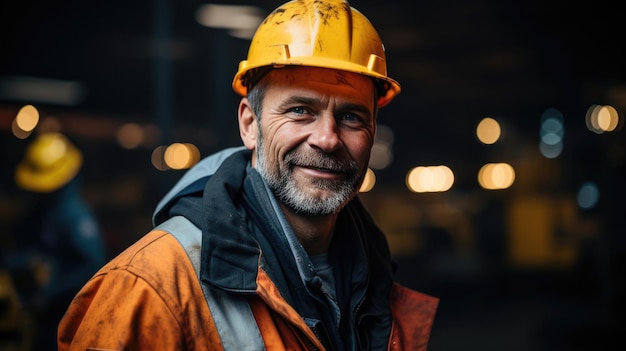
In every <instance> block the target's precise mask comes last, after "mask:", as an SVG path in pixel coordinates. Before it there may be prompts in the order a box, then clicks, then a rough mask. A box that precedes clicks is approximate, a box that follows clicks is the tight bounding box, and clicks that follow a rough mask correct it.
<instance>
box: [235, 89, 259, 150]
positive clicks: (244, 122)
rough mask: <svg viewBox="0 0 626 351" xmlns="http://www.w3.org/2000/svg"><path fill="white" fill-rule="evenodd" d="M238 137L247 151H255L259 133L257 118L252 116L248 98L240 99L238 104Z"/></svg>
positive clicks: (252, 112)
mask: <svg viewBox="0 0 626 351" xmlns="http://www.w3.org/2000/svg"><path fill="white" fill-rule="evenodd" d="M238 116H239V119H238V120H239V136H240V137H241V140H242V141H243V144H244V145H245V146H246V147H247V148H248V149H249V150H255V149H256V143H257V137H258V135H259V132H258V130H257V128H258V123H257V118H256V116H255V115H254V111H253V110H252V106H250V102H249V101H248V98H245V97H244V98H242V99H241V101H240V102H239V110H238Z"/></svg>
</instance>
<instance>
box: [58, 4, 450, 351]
mask: <svg viewBox="0 0 626 351" xmlns="http://www.w3.org/2000/svg"><path fill="white" fill-rule="evenodd" d="M233 88H234V90H235V92H237V93H238V94H240V95H242V99H241V102H240V104H239V108H238V121H239V128H240V135H241V139H242V141H243V144H244V146H245V147H243V148H232V149H228V150H225V151H223V152H221V153H218V154H216V155H213V156H211V157H209V158H207V159H205V160H203V161H202V162H201V163H200V164H199V165H197V166H196V167H194V168H192V169H191V170H190V171H189V172H188V173H187V174H186V175H185V176H184V177H183V179H181V180H180V181H179V183H178V184H177V185H176V186H175V187H174V188H173V189H172V191H170V192H169V193H168V194H167V195H166V197H165V198H164V199H163V200H162V201H161V202H160V203H159V205H158V207H157V210H156V212H155V217H154V220H155V224H156V225H157V227H156V228H155V229H154V230H152V231H151V232H150V233H148V234H147V235H146V236H144V237H143V238H142V239H140V240H139V241H138V242H137V243H135V244H134V245H132V246H131V247H130V248H128V249H127V250H126V251H125V252H123V253H122V254H120V255H119V256H118V257H117V258H115V259H113V260H112V261H111V262H110V263H109V264H107V265H106V266H105V267H104V268H103V269H101V270H100V271H99V272H98V273H97V274H96V275H95V276H94V277H93V278H92V279H91V280H90V281H89V282H88V283H87V284H86V285H85V287H84V288H83V289H82V290H81V292H80V293H79V294H78V295H77V296H76V298H75V299H74V301H73V302H72V304H71V305H70V306H69V308H68V311H67V313H66V315H65V317H64V319H63V320H62V321H61V323H60V326H59V333H58V338H59V339H58V341H59V350H86V349H99V350H100V349H105V350H139V349H141V350H265V349H266V350H425V349H426V347H427V343H428V338H429V334H430V329H431V326H432V322H433V318H434V314H435V310H436V307H437V303H438V300H437V299H436V298H434V297H430V296H427V295H424V294H421V293H418V292H415V291H411V290H409V289H407V288H404V287H402V286H400V285H398V284H396V283H394V281H393V268H392V261H391V258H390V253H389V248H388V246H387V243H386V240H385V236H384V234H383V233H382V232H381V231H380V230H379V229H378V228H377V227H376V225H375V223H374V222H373V221H372V219H371V217H370V216H369V214H368V213H367V211H366V210H365V208H364V207H363V205H362V204H361V203H360V201H359V200H358V198H357V197H356V194H357V192H358V189H359V186H360V184H361V182H362V180H363V177H364V174H365V172H366V170H367V165H368V160H369V156H370V150H371V147H372V145H373V141H374V134H375V131H376V115H377V111H378V108H379V107H382V106H384V105H386V104H387V103H388V102H389V101H390V100H391V99H392V98H393V97H394V96H395V95H396V94H397V93H399V91H400V87H399V85H398V83H397V82H396V81H394V80H392V79H391V78H389V77H387V74H386V67H385V53H384V50H383V46H382V43H381V41H380V38H379V37H378V34H377V33H376V31H375V30H374V28H373V27H372V25H371V24H370V23H369V21H368V20H367V19H366V18H365V17H364V16H363V15H362V14H361V13H359V12H358V11H357V10H355V9H354V8H351V7H350V6H349V5H348V3H347V2H344V1H338V0H323V1H319V0H317V1H312V0H302V1H292V2H288V3H286V4H284V5H282V6H281V7H279V8H278V9H276V10H275V11H274V12H272V13H271V14H270V15H269V16H268V17H267V19H266V20H265V21H264V22H263V24H261V26H260V27H259V29H258V30H257V33H256V34H255V37H254V38H253V40H252V42H251V46H250V49H249V52H248V58H247V60H244V61H242V62H241V63H240V65H239V71H238V72H237V74H236V75H235V78H234V81H233Z"/></svg>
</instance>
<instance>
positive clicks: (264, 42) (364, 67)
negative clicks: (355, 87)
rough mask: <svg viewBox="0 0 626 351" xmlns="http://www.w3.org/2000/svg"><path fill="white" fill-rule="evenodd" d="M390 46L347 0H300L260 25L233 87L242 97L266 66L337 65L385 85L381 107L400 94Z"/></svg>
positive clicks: (380, 98)
mask: <svg viewBox="0 0 626 351" xmlns="http://www.w3.org/2000/svg"><path fill="white" fill-rule="evenodd" d="M385 59H386V56H385V48H384V46H383V44H382V41H381V40H380V37H379V36H378V33H377V32H376V29H374V26H372V24H371V23H370V21H369V20H368V19H367V18H366V17H365V16H364V15H363V14H361V12H359V11H358V10H356V9H355V8H353V7H351V6H350V5H349V4H348V2H347V1H343V0H295V1H290V2H287V3H285V4H283V5H282V6H280V7H279V8H277V9H276V10H274V11H273V12H272V13H271V14H269V15H268V16H267V17H266V18H265V20H264V21H263V23H261V25H260V26H259V28H258V29H257V31H256V33H255V35H254V37H253V38H252V42H251V43H250V48H249V49H248V58H247V60H243V61H241V62H240V63H239V70H238V72H237V74H236V75H235V78H234V79H233V89H234V90H235V92H236V93H237V94H239V95H241V96H245V95H246V94H247V92H248V86H249V85H250V83H254V80H255V79H254V77H253V76H254V72H255V71H257V69H258V68H262V67H274V68H278V67H283V66H286V65H296V66H298V65H299V66H314V67H325V68H333V69H338V70H343V71H349V72H355V73H360V74H364V75H367V76H371V77H373V78H375V79H376V80H377V81H378V82H379V83H380V84H379V86H380V88H379V89H380V90H379V92H380V96H379V98H378V106H379V107H382V106H384V105H386V104H388V103H389V101H391V99H393V98H394V97H395V96H396V95H397V94H398V93H400V84H398V82H396V81H395V80H393V79H391V78H390V77H388V76H387V64H386V61H385Z"/></svg>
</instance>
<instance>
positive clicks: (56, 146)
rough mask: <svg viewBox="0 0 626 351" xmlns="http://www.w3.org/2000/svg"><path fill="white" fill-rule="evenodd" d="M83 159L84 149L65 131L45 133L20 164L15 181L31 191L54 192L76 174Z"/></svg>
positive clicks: (35, 141)
mask: <svg viewBox="0 0 626 351" xmlns="http://www.w3.org/2000/svg"><path fill="white" fill-rule="evenodd" d="M82 160H83V157H82V154H81V152H80V151H79V150H78V149H77V148H76V147H75V146H74V145H73V144H72V143H71V142H70V141H69V140H68V139H67V137H65V136H64V135H63V134H60V133H45V134H41V135H39V136H37V138H36V139H35V140H34V141H33V142H32V143H31V144H30V145H29V146H28V148H27V150H26V152H25V155H24V159H23V160H22V162H20V164H19V165H18V166H17V169H16V171H15V182H16V183H17V184H18V185H19V186H20V187H22V188H23V189H26V190H29V191H35V192H42V193H48V192H52V191H54V190H56V189H58V188H60V187H62V186H63V185H65V184H67V183H68V182H69V181H70V180H72V178H74V176H75V175H76V174H77V173H78V171H79V169H80V167H81V165H82Z"/></svg>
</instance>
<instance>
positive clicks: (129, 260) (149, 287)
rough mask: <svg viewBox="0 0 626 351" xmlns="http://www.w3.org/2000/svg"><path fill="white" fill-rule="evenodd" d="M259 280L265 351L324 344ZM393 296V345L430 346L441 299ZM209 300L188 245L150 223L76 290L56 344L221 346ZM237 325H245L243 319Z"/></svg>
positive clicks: (69, 347)
mask: <svg viewBox="0 0 626 351" xmlns="http://www.w3.org/2000/svg"><path fill="white" fill-rule="evenodd" d="M257 286H258V288H257V295H253V296H250V297H249V300H248V303H249V305H250V308H251V310H252V312H253V315H254V318H255V319H256V321H257V325H258V327H259V331H260V333H261V336H262V339H263V343H264V344H265V348H266V350H324V347H323V346H322V345H321V344H320V342H319V341H318V340H317V338H316V337H315V335H313V333H312V332H311V330H310V329H309V328H308V327H307V326H306V324H305V323H304V321H303V320H302V318H301V317H300V316H299V315H298V314H297V313H296V312H295V311H294V310H293V308H291V307H290V306H289V305H288V304H287V303H286V302H285V300H284V299H283V298H282V297H281V296H280V294H279V293H278V289H277V288H276V286H275V285H274V283H273V282H272V281H271V280H270V279H269V277H268V276H267V274H265V272H264V271H263V270H262V269H259V272H258V279H257ZM389 299H390V303H391V310H392V315H393V326H392V330H391V335H390V338H389V343H388V345H389V347H388V349H389V350H403V351H406V350H426V347H427V344H428V339H429V335H430V331H431V327H432V324H433V319H434V315H435V311H436V308H437V304H438V299H437V298H435V297H431V296H428V295H425V294H422V293H419V292H416V291H413V290H410V289H408V288H406V287H403V286H401V285H399V284H395V285H394V286H393V288H392V292H391V296H390V297H389ZM204 301H205V297H204V295H203V291H202V288H201V286H200V282H199V280H198V277H197V275H196V272H195V270H194V267H193V264H192V262H191V261H190V259H189V257H188V255H187V253H186V251H185V249H184V248H183V246H181V244H180V243H179V242H178V241H177V239H176V238H175V237H174V236H173V235H171V234H170V233H168V232H165V231H163V230H160V229H156V230H153V231H151V232H150V233H148V234H147V235H145V236H144V237H143V238H141V239H140V240H139V241H138V242H137V243H135V244H133V245H132V246H130V247H129V248H128V249H126V250H125V251H124V252H123V253H122V254H120V255H119V256H118V257H116V258H114V259H113V260H112V261H110V262H109V263H108V264H107V265H106V266H104V267H103V268H102V269H101V270H100V271H99V272H98V273H97V274H96V275H95V276H94V277H93V278H92V279H91V280H90V281H89V282H88V283H87V284H86V285H85V286H84V287H83V289H81V291H80V292H79V293H78V294H77V296H76V298H75V299H74V301H73V302H72V303H71V305H70V306H69V308H68V310H67V312H66V315H65V317H64V319H63V320H62V321H61V323H60V325H59V334H58V341H59V342H58V350H59V351H79V350H80V351H85V350H94V351H95V350H120V351H121V350H152V351H159V350H163V351H176V350H181V351H182V350H198V351H199V350H212V351H213V350H224V348H223V346H222V340H221V338H220V336H219V334H218V331H217V329H216V326H215V322H214V320H213V318H212V315H211V312H210V311H209V308H208V305H207V303H205V302H204ZM135 306H142V308H141V309H136V308H135ZM232 332H233V333H238V332H242V333H243V332H246V326H242V330H240V331H239V330H233V331H232ZM235 337H236V336H235Z"/></svg>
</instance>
